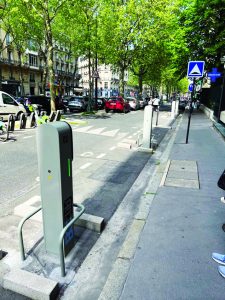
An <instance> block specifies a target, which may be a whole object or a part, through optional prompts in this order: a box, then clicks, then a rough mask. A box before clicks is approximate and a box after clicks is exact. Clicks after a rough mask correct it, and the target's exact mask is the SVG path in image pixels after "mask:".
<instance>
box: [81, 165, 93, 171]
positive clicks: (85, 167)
mask: <svg viewBox="0 0 225 300" xmlns="http://www.w3.org/2000/svg"><path fill="white" fill-rule="evenodd" d="M90 165H92V163H86V164H84V165H83V166H81V167H80V168H79V169H81V170H84V169H87V168H88V167H90Z"/></svg>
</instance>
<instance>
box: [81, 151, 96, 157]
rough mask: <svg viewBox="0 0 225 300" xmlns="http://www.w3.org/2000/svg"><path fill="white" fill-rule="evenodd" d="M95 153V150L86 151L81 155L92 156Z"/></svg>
mask: <svg viewBox="0 0 225 300" xmlns="http://www.w3.org/2000/svg"><path fill="white" fill-rule="evenodd" d="M93 154H94V153H93V152H84V153H82V154H81V155H80V156H83V157H90V156H92V155H93Z"/></svg>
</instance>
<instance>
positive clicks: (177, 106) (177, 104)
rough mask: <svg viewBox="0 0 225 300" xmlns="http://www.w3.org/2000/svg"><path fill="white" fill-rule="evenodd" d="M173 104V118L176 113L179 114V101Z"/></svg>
mask: <svg viewBox="0 0 225 300" xmlns="http://www.w3.org/2000/svg"><path fill="white" fill-rule="evenodd" d="M175 102H176V104H175V116H177V115H178V112H179V100H176V101H175Z"/></svg>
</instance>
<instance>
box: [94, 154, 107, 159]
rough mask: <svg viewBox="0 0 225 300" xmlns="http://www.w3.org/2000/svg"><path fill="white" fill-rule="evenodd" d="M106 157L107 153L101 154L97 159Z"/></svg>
mask: <svg viewBox="0 0 225 300" xmlns="http://www.w3.org/2000/svg"><path fill="white" fill-rule="evenodd" d="M105 155H106V153H101V154H99V155H98V156H97V157H96V158H102V157H104V156H105Z"/></svg>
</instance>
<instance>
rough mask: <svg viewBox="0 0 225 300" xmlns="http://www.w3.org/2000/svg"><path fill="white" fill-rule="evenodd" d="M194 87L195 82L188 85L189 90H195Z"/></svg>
mask: <svg viewBox="0 0 225 300" xmlns="http://www.w3.org/2000/svg"><path fill="white" fill-rule="evenodd" d="M193 87H194V85H193V83H190V84H189V87H188V90H189V92H193Z"/></svg>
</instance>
